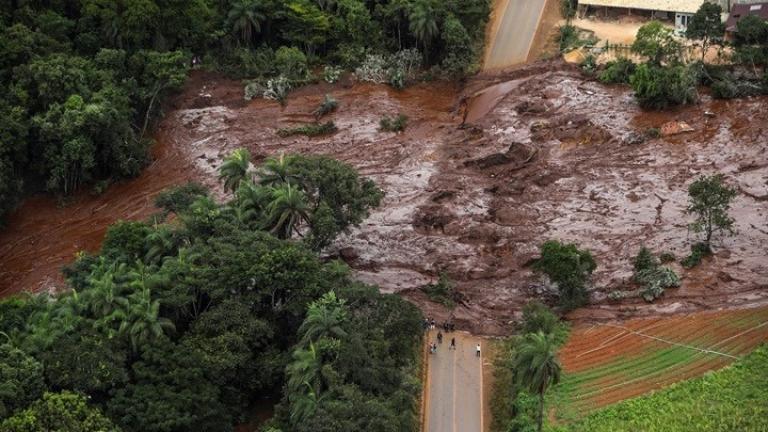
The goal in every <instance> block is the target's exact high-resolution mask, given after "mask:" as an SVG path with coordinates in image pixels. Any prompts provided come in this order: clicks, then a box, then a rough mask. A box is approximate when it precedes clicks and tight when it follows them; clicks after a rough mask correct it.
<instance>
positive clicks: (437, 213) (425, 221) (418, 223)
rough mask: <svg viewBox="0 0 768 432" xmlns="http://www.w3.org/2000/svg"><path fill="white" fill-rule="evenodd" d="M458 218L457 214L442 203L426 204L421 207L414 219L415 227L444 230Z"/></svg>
mask: <svg viewBox="0 0 768 432" xmlns="http://www.w3.org/2000/svg"><path fill="white" fill-rule="evenodd" d="M454 219H456V216H455V215H454V214H453V213H451V211H450V210H448V209H447V208H446V207H444V206H442V205H426V206H423V207H419V209H418V210H417V212H416V216H415V217H414V220H413V226H414V228H420V229H423V230H427V231H432V230H440V231H442V230H444V229H445V226H446V225H448V224H449V223H451V221H453V220H454Z"/></svg>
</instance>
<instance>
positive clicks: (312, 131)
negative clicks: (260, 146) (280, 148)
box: [277, 121, 338, 138]
mask: <svg viewBox="0 0 768 432" xmlns="http://www.w3.org/2000/svg"><path fill="white" fill-rule="evenodd" d="M337 130H338V128H337V127H336V124H335V123H334V122H332V121H330V122H327V123H310V124H306V125H303V126H297V127H293V128H282V129H278V130H277V134H278V135H279V136H281V137H283V138H285V137H289V136H292V135H306V136H308V137H313V136H320V135H328V134H332V133H334V132H336V131H337Z"/></svg>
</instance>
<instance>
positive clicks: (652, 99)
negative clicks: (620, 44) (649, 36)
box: [629, 63, 696, 109]
mask: <svg viewBox="0 0 768 432" xmlns="http://www.w3.org/2000/svg"><path fill="white" fill-rule="evenodd" d="M629 82H630V84H631V85H632V89H633V90H634V91H635V98H637V101H638V103H639V104H640V106H641V107H643V108H651V109H665V108H668V107H671V106H674V105H681V104H688V103H693V102H695V101H696V89H695V87H694V80H693V77H692V76H691V74H690V72H689V70H688V69H687V68H686V67H685V66H682V65H675V66H668V67H662V66H653V65H650V64H647V63H646V64H641V65H639V66H638V67H637V70H636V71H635V73H634V74H632V76H631V77H630V79H629Z"/></svg>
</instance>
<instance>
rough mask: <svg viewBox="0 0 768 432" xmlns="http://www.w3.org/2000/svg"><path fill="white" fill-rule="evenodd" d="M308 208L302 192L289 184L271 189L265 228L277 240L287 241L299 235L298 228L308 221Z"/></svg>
mask: <svg viewBox="0 0 768 432" xmlns="http://www.w3.org/2000/svg"><path fill="white" fill-rule="evenodd" d="M309 218H310V216H309V206H308V205H307V197H306V195H305V194H304V192H302V191H301V189H299V188H298V187H296V186H293V185H291V184H290V183H287V184H284V185H282V186H280V187H278V188H275V189H272V201H271V202H270V203H269V205H268V206H267V222H266V223H267V228H268V229H269V231H270V232H271V233H273V234H275V235H276V236H277V237H278V238H281V239H288V238H291V236H292V235H293V234H294V233H297V234H298V233H299V226H300V225H302V224H304V223H306V222H308V221H309Z"/></svg>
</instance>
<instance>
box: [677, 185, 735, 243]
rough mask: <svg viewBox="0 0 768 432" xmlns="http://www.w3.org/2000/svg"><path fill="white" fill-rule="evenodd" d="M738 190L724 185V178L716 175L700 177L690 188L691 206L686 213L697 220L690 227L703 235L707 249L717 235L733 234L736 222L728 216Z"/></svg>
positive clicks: (689, 205)
mask: <svg viewBox="0 0 768 432" xmlns="http://www.w3.org/2000/svg"><path fill="white" fill-rule="evenodd" d="M736 194H737V193H736V189H734V188H732V187H729V186H728V185H726V184H724V183H723V176H722V175H721V174H716V175H712V176H707V177H700V178H699V179H697V180H696V181H694V182H693V183H691V185H690V186H689V187H688V196H689V204H688V208H687V209H686V213H688V214H693V215H695V216H696V219H695V220H694V221H693V222H692V223H691V224H690V225H689V227H690V229H691V230H692V231H693V232H695V233H702V234H703V236H704V239H703V242H704V244H705V245H706V247H707V249H709V248H710V247H711V241H712V237H713V236H714V235H715V234H716V233H721V232H722V233H725V234H731V235H732V234H733V233H734V232H735V231H734V229H733V224H734V222H735V220H734V219H733V218H732V217H731V216H730V215H729V214H728V211H729V210H730V208H731V201H733V199H734V198H736Z"/></svg>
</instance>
